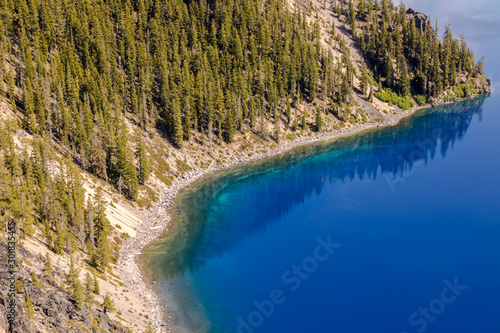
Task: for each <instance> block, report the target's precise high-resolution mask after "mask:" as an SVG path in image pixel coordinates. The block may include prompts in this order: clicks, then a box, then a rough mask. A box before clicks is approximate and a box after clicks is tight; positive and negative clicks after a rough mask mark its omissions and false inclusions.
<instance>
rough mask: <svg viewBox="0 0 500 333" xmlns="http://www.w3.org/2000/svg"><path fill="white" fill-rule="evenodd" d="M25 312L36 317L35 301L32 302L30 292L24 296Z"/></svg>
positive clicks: (30, 316)
mask: <svg viewBox="0 0 500 333" xmlns="http://www.w3.org/2000/svg"><path fill="white" fill-rule="evenodd" d="M23 307H24V312H25V313H26V315H27V316H28V318H30V319H31V318H34V317H35V310H34V309H33V303H32V302H31V298H30V295H28V293H26V294H25V296H24V304H23Z"/></svg>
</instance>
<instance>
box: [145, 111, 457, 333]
mask: <svg viewBox="0 0 500 333" xmlns="http://www.w3.org/2000/svg"><path fill="white" fill-rule="evenodd" d="M454 107H456V106H454ZM454 107H451V108H454ZM429 112H430V113H432V111H429V110H423V111H419V112H418V114H415V115H414V116H413V117H412V118H410V119H407V120H403V121H402V123H401V124H400V125H397V126H396V128H403V129H404V128H405V126H408V123H411V122H412V121H413V120H414V119H415V118H417V119H418V118H419V117H420V115H421V114H426V113H429ZM384 131H386V129H375V130H373V131H371V130H370V131H369V132H367V133H363V134H355V135H353V136H352V137H349V138H338V139H334V140H333V141H332V140H328V141H327V142H321V143H315V144H312V145H310V146H307V147H299V148H296V149H294V150H293V151H292V152H287V153H285V155H284V156H278V157H275V158H271V159H266V160H265V161H258V162H254V163H251V164H250V165H245V166H238V167H236V168H231V169H229V170H224V171H222V172H220V173H217V174H216V175H210V176H209V177H205V178H204V179H203V180H201V181H199V182H196V183H195V184H193V185H192V186H191V187H189V188H188V189H186V190H184V191H182V192H181V193H180V195H179V196H178V198H177V199H176V205H175V208H174V209H173V210H172V211H171V213H174V215H176V216H177V219H176V221H177V222H176V223H174V224H173V226H171V229H170V231H169V233H168V234H167V236H166V237H167V239H162V240H161V241H158V242H156V243H155V244H151V246H150V247H149V250H148V251H147V255H146V256H145V257H144V258H145V262H146V266H149V268H146V269H152V270H151V271H154V272H155V276H154V277H153V278H154V279H155V280H158V281H163V282H162V283H161V284H160V287H159V290H160V292H161V293H162V294H164V295H165V297H167V298H170V299H169V300H166V301H167V304H169V307H170V308H171V309H170V310H172V311H173V313H174V314H175V315H174V317H175V318H177V319H176V320H177V321H178V322H177V323H174V326H177V327H183V326H185V329H187V331H190V332H205V331H214V332H219V331H220V332H222V331H228V330H227V328H223V327H220V326H217V324H216V325H215V326H213V319H214V318H210V316H209V315H207V313H209V312H211V313H212V314H213V313H214V312H217V309H208V310H207V303H206V302H205V303H204V302H203V301H201V300H200V297H199V295H198V293H199V292H200V285H201V284H203V283H202V282H200V281H197V280H196V277H194V275H196V274H192V275H191V274H190V271H196V270H197V269H199V266H198V265H203V260H205V259H206V258H213V257H220V256H223V253H224V251H226V249H227V248H231V247H232V246H234V244H237V243H239V242H240V241H241V237H236V240H231V241H230V242H229V244H224V246H222V248H219V245H220V244H219V245H215V247H214V244H213V243H214V242H212V244H209V245H208V246H207V245H206V244H205V245H201V246H200V244H204V242H205V243H206V239H204V237H206V236H204V234H208V235H210V237H211V236H213V235H214V234H217V232H218V231H217V230H219V231H220V230H225V229H224V228H227V225H223V226H222V227H221V225H220V224H219V225H217V224H215V226H212V227H213V229H217V230H215V231H214V230H209V231H207V230H206V229H203V226H204V225H205V227H206V225H207V224H206V222H207V221H203V216H201V217H200V216H196V213H194V215H192V214H191V215H190V216H186V214H185V213H186V206H185V205H186V202H185V201H186V198H189V196H190V195H193V193H198V192H199V191H200V190H201V191H202V192H203V191H205V192H206V191H207V187H208V192H211V193H212V196H213V197H214V196H217V195H218V194H217V193H219V194H220V193H221V192H223V191H225V190H227V188H228V187H231V186H232V185H231V184H233V185H234V184H235V183H238V182H243V181H245V180H247V178H252V177H256V176H257V177H258V176H259V175H268V174H270V173H272V172H277V173H279V172H280V168H283V167H285V166H287V165H300V164H301V163H303V162H304V161H306V160H307V159H309V158H312V157H314V156H318V155H321V154H325V153H326V152H328V151H330V152H331V151H332V147H331V146H332V145H335V144H337V143H338V142H339V141H341V142H340V145H341V146H342V144H344V148H345V147H348V146H349V145H352V144H353V143H354V146H357V147H358V149H359V144H357V143H358V142H356V140H357V139H359V138H360V137H364V136H370V135H373V132H376V133H378V132H384ZM386 132H387V131H386ZM384 135H388V136H390V135H395V134H394V132H391V131H389V132H387V133H384ZM382 136H383V135H382ZM436 148H437V147H434V149H436ZM364 149H373V147H370V146H366V145H365V146H364ZM347 150H348V151H349V148H347ZM333 151H335V150H333ZM430 153H432V152H430ZM434 154H435V151H434ZM428 158H429V157H427V156H425V158H424V157H423V158H422V159H423V160H424V159H425V160H427V159H428ZM299 161H300V162H301V163H299ZM351 166H352V165H351ZM378 167H379V166H377V168H378ZM255 169H257V171H255ZM403 169H404V167H403ZM249 170H252V171H249ZM407 171H408V172H410V175H406V176H405V175H404V174H402V175H403V176H402V177H403V179H404V177H410V176H411V172H412V166H411V165H410V168H409V169H408V170H407ZM372 172H373V170H372ZM401 172H404V170H402V171H401ZM378 173H379V172H378V171H376V172H375V175H374V176H373V177H374V178H376V177H377V174H378ZM396 174H397V173H394V175H396ZM330 176H332V175H330ZM334 176H335V175H334ZM227 177H228V178H229V181H227V179H226V181H224V179H225V178H227ZM333 178H335V177H333ZM340 179H341V178H338V179H337V180H340ZM221 180H222V183H221ZM394 181H396V183H394V184H393V185H398V184H399V182H398V181H397V178H395V180H394ZM351 182H352V178H351ZM361 182H362V181H361ZM387 183H388V184H389V185H390V183H391V181H390V179H389V180H387ZM207 184H209V185H207ZM210 184H211V185H210ZM215 188H216V189H215ZM309 192H310V191H308V193H307V194H306V195H305V197H307V196H310V195H313V194H311V193H309ZM313 192H314V191H313ZM319 192H321V189H320V190H319ZM221 197H222V198H223V196H220V195H219V199H220V198H221ZM188 201H189V200H188ZM222 201H223V200H222ZM301 201H302V202H303V201H304V196H303V197H302V198H298V202H299V204H298V205H300V202H301ZM219 202H221V201H220V200H219ZM295 204H297V203H295ZM183 205H184V206H183ZM288 206H290V204H289V203H288ZM293 206H294V203H292V205H291V207H288V208H286V209H285V210H287V212H285V214H287V213H289V212H290V211H291V210H292V209H294V207H293ZM182 212H183V213H182ZM191 213H192V212H191ZM198 213H200V212H198ZM275 213H276V212H271V215H272V219H279V215H280V212H278V214H277V215H278V216H276V214H275ZM281 213H282V212H281ZM273 214H274V215H273ZM188 215H189V214H188ZM202 215H203V214H202ZM208 215H210V214H208ZM186 229H189V233H187V232H186ZM256 229H257V232H261V233H262V232H265V231H262V229H263V228H262V226H261V225H259V226H258V227H257V228H256ZM265 229H266V225H264V230H265ZM259 230H260V231H259ZM240 231H241V230H238V234H243V235H248V234H250V235H251V234H252V233H255V232H256V231H255V230H253V229H252V230H244V232H240ZM230 234H231V232H230ZM168 238H170V239H168ZM226 238H227V237H226ZM222 239H223V240H224V241H227V239H224V237H222ZM169 242H170V244H168V243H169ZM215 243H217V242H215ZM223 243H225V242H223ZM193 245H194V246H193ZM167 248H168V249H175V250H174V251H173V252H172V253H169V255H168V259H167V260H162V264H161V265H157V262H158V261H157V260H158V255H159V256H163V255H165V250H166V249H167ZM193 248H194V249H195V252H194V253H187V254H186V253H184V254H182V255H179V254H180V253H181V252H182V251H185V252H186V251H187V252H189V251H190V250H192V249H193ZM203 249H204V250H206V249H209V251H208V252H207V253H202V254H199V253H197V252H196V251H199V250H203ZM199 255H201V258H199V257H198V256H199ZM186 258H187V259H186ZM163 259H165V258H163ZM185 260H187V262H186V261H185ZM152 263H155V264H154V265H157V266H156V267H151V266H150V265H152ZM165 263H167V264H165ZM166 266H168V268H166ZM186 267H188V269H187V270H185V268H186ZM172 275H173V276H174V278H173V279H172V278H170V279H168V277H169V276H172ZM197 283H198V285H196V284H197ZM204 287H205V288H208V289H211V287H213V286H204ZM201 289H203V288H201ZM173 304H177V306H178V309H172V308H173V306H172V305H173ZM209 306H211V307H212V304H209ZM215 307H216V306H215ZM188 309H190V310H188ZM193 310H194V311H193ZM212 317H213V315H212ZM222 321H224V319H222ZM211 325H212V326H211ZM259 328H260V327H259ZM262 331H263V332H264V331H266V330H262ZM271 331H272V330H271ZM320 331H321V330H320Z"/></svg>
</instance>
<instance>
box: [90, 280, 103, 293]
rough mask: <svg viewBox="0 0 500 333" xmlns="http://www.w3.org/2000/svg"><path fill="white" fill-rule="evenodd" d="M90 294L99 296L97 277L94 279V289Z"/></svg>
mask: <svg viewBox="0 0 500 333" xmlns="http://www.w3.org/2000/svg"><path fill="white" fill-rule="evenodd" d="M92 292H93V293H94V294H96V295H100V294H101V289H100V288H99V280H97V277H94V288H93V289H92Z"/></svg>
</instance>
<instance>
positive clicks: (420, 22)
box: [406, 8, 428, 30]
mask: <svg viewBox="0 0 500 333" xmlns="http://www.w3.org/2000/svg"><path fill="white" fill-rule="evenodd" d="M406 15H407V18H408V20H410V21H415V27H416V28H417V29H420V30H425V29H426V28H427V20H428V17H427V15H425V14H424V13H420V12H416V11H414V10H413V9H411V8H408V10H407V11H406Z"/></svg>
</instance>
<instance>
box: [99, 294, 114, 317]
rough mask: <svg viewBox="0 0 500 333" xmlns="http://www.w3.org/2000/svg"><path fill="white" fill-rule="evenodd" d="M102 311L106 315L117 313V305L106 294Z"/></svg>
mask: <svg viewBox="0 0 500 333" xmlns="http://www.w3.org/2000/svg"><path fill="white" fill-rule="evenodd" d="M102 310H103V311H104V313H108V312H113V311H115V304H114V302H113V300H112V299H111V297H110V296H109V294H106V295H105V296H104V301H103V303H102Z"/></svg>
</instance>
